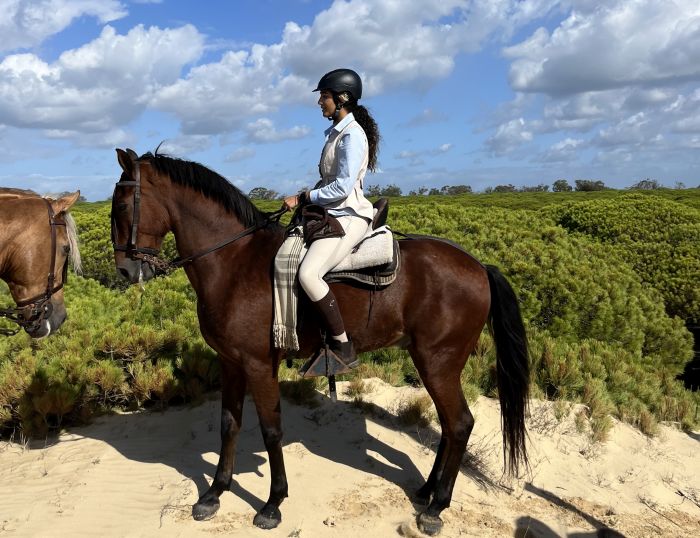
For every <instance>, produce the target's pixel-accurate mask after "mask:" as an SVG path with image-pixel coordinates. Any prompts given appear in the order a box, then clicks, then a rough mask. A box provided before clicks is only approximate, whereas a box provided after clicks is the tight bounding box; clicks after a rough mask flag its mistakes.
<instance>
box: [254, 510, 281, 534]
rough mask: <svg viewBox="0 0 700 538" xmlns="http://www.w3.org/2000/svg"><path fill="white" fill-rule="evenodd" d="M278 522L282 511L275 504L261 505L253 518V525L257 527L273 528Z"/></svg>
mask: <svg viewBox="0 0 700 538" xmlns="http://www.w3.org/2000/svg"><path fill="white" fill-rule="evenodd" d="M280 523H282V512H280V510H279V508H277V507H276V506H263V508H262V510H260V512H258V513H257V514H255V518H253V525H255V526H256V527H258V528H259V529H265V530H269V529H274V528H275V527H277V525H279V524H280Z"/></svg>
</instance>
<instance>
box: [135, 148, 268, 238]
mask: <svg viewBox="0 0 700 538" xmlns="http://www.w3.org/2000/svg"><path fill="white" fill-rule="evenodd" d="M139 160H140V161H147V162H150V163H151V166H153V168H155V170H156V171H157V172H159V173H161V174H164V175H166V176H168V177H169V178H170V180H171V181H172V182H174V183H177V184H178V185H182V186H184V187H189V188H190V189H193V190H195V191H197V192H200V193H202V194H203V195H204V196H206V197H207V198H210V199H212V200H214V201H215V202H218V203H219V204H221V205H222V206H223V207H224V208H225V209H226V210H227V211H228V212H229V213H233V214H234V215H236V216H237V217H238V218H239V219H240V220H241V222H242V223H243V225H244V226H256V225H259V224H262V223H263V222H264V221H265V215H264V214H263V212H262V211H260V210H259V209H258V208H257V207H255V206H254V205H253V203H252V202H251V201H250V200H249V199H248V197H246V195H245V194H243V193H242V192H241V191H240V190H239V189H238V188H237V187H235V186H234V185H232V184H231V183H229V181H228V180H227V179H226V178H224V177H223V176H220V175H219V174H217V173H216V172H214V171H212V170H209V168H207V167H206V166H204V165H201V164H199V163H196V162H192V161H184V160H181V159H176V158H174V157H169V156H167V155H162V154H159V153H157V151H156V154H155V155H153V154H152V153H151V152H148V153H145V154H144V155H142V156H141V157H140V158H139Z"/></svg>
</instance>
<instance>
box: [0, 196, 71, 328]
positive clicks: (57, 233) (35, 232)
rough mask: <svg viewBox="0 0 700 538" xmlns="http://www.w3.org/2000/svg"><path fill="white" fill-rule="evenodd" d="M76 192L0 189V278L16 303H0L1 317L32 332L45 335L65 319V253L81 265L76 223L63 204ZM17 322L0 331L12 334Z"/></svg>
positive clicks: (66, 206)
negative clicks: (57, 194)
mask: <svg viewBox="0 0 700 538" xmlns="http://www.w3.org/2000/svg"><path fill="white" fill-rule="evenodd" d="M79 196H80V192H76V193H73V194H70V195H66V196H64V197H62V198H60V199H58V200H51V199H48V198H42V197H40V196H39V195H37V194H36V193H33V192H31V191H25V190H19V189H0V278H2V280H4V281H5V282H6V283H7V285H8V287H9V288H10V293H11V295H12V298H13V299H14V301H15V305H16V306H15V307H10V308H3V309H0V317H2V318H6V319H8V320H10V321H12V322H14V323H16V324H17V325H18V326H19V328H22V329H24V330H25V331H26V332H27V334H29V335H30V336H31V337H32V338H43V337H45V336H48V335H49V334H51V333H52V332H55V331H56V330H57V329H58V328H59V327H60V326H61V324H62V323H63V321H64V320H65V319H66V309H65V306H64V304H63V285H64V283H65V282H66V277H67V271H68V258H69V257H71V258H72V261H73V267H74V268H75V270H76V271H79V270H80V253H79V251H78V244H77V238H76V233H75V223H74V222H73V219H72V218H71V216H70V215H69V214H68V209H69V208H70V207H71V206H72V205H73V204H74V203H75V201H76V200H77V199H78V197H79ZM57 269H58V270H57ZM19 328H18V329H7V328H0V334H1V335H4V336H12V335H14V334H16V333H17V332H18V331H19Z"/></svg>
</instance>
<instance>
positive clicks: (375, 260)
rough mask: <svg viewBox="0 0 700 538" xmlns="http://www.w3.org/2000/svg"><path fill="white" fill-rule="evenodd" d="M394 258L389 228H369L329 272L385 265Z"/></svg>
mask: <svg viewBox="0 0 700 538" xmlns="http://www.w3.org/2000/svg"><path fill="white" fill-rule="evenodd" d="M393 259H394V241H393V237H392V234H391V229H390V228H389V227H388V226H386V225H384V226H380V227H379V228H377V229H376V230H372V229H370V230H369V231H368V232H367V234H366V235H365V237H364V238H363V239H362V241H360V242H359V243H358V244H357V246H356V247H355V248H354V249H353V250H352V252H351V253H350V254H349V255H347V256H346V257H345V258H343V259H342V260H341V261H340V263H339V264H338V265H336V266H335V267H334V268H333V269H331V271H330V272H332V273H336V272H340V271H356V270H358V269H365V268H367V267H376V266H378V265H386V264H387V263H390V262H392V261H393Z"/></svg>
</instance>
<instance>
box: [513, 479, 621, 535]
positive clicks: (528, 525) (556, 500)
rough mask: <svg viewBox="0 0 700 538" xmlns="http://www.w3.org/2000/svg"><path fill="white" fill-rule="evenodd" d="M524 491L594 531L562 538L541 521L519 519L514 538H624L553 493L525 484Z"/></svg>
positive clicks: (526, 517) (531, 518)
mask: <svg viewBox="0 0 700 538" xmlns="http://www.w3.org/2000/svg"><path fill="white" fill-rule="evenodd" d="M525 491H529V492H530V493H534V494H535V495H537V496H539V497H542V498H543V499H545V500H547V501H549V502H551V503H552V504H555V505H557V506H559V507H560V508H563V509H565V510H568V511H569V512H571V513H573V514H575V515H577V516H578V517H580V518H581V519H583V520H585V521H586V522H588V524H590V525H591V526H592V527H594V528H595V529H596V530H594V531H591V532H575V533H571V534H567V535H565V537H562V536H561V535H560V534H558V533H556V532H554V531H553V530H552V529H551V528H550V527H548V526H547V525H546V524H545V523H543V522H542V521H540V520H538V519H535V518H533V517H528V516H525V517H520V518H518V520H517V521H516V524H515V535H514V536H515V538H625V536H624V535H623V534H621V533H620V532H618V531H616V530H614V529H611V528H610V527H608V526H607V525H606V524H605V523H603V522H602V521H600V520H598V519H596V518H594V517H593V516H591V515H590V514H587V513H585V512H582V511H581V510H580V509H579V508H577V507H576V506H574V505H573V504H571V503H570V502H568V501H565V500H564V499H562V498H561V497H558V496H557V495H555V494H554V493H551V492H549V491H547V490H545V489H541V488H538V487H537V486H533V485H532V484H530V483H528V484H525Z"/></svg>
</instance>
